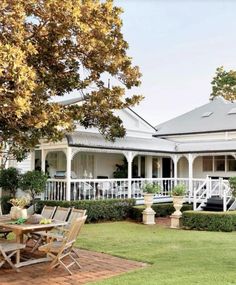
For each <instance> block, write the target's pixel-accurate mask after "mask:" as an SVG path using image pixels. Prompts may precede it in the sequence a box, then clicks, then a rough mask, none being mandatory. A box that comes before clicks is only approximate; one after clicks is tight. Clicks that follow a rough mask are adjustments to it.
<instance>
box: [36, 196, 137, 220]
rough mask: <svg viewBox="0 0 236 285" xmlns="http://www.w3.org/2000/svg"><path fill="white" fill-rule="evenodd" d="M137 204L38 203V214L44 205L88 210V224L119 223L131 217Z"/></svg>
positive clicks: (95, 202)
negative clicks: (99, 222)
mask: <svg viewBox="0 0 236 285" xmlns="http://www.w3.org/2000/svg"><path fill="white" fill-rule="evenodd" d="M134 204H135V200H134V199H125V200H124V199H117V200H115V199H114V200H90V201H89V200H82V201H38V202H37V212H41V210H42V208H43V206H44V205H48V206H61V207H75V208H76V209H86V210H87V215H88V218H87V222H88V223H91V222H98V221H119V220H124V219H126V218H128V217H129V215H130V211H131V209H132V207H133V206H134Z"/></svg>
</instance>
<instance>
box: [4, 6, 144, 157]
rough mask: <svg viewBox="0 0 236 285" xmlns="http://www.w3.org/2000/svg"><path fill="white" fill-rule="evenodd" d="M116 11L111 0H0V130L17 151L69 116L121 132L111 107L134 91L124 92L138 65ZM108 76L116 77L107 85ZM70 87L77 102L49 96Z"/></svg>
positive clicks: (69, 125) (54, 131)
mask: <svg viewBox="0 0 236 285" xmlns="http://www.w3.org/2000/svg"><path fill="white" fill-rule="evenodd" d="M121 12H122V10H121V9H120V8H118V7H115V6H114V5H113V1H112V0H106V1H99V0H1V1H0V132H1V139H2V140H3V141H4V142H6V141H7V142H9V145H10V152H12V153H13V154H14V155H15V156H16V157H17V158H18V159H20V158H22V156H21V155H22V154H24V153H25V152H26V151H28V150H29V149H30V148H32V147H34V146H35V145H36V144H37V143H38V142H39V140H40V139H41V138H46V139H48V140H51V141H57V140H59V139H61V138H62V137H63V135H64V134H65V132H70V131H72V130H73V128H74V121H75V120H76V121H78V122H79V123H80V124H81V125H83V126H85V127H90V126H94V127H97V128H98V129H99V130H100V132H101V133H102V134H103V135H104V136H105V137H106V138H108V139H114V138H115V137H122V136H124V134H125V129H124V127H123V125H122V122H121V120H120V118H119V117H116V116H114V114H113V110H115V109H122V108H126V107H129V106H132V105H134V104H136V103H138V102H139V101H140V100H141V96H135V95H134V96H131V97H129V98H128V97H125V96H124V95H125V88H128V89H130V88H132V87H133V86H138V85H139V84H140V72H139V69H138V67H136V66H132V62H131V58H130V57H129V56H127V49H128V44H127V42H126V41H125V40H124V38H123V35H122V32H121V27H122V21H121V18H120V14H121ZM108 76H109V77H114V78H115V80H117V81H116V82H117V84H116V85H115V86H112V87H111V88H108V87H107V84H106V82H107V78H108ZM73 90H77V91H78V93H79V92H80V94H81V93H82V94H83V98H84V99H85V100H84V101H83V104H81V105H80V106H62V105H60V104H59V103H53V102H52V100H51V99H52V97H53V96H56V95H57V96H58V95H59V96H63V95H65V94H67V93H69V92H71V91H73ZM82 91H83V92H82ZM77 96H78V95H77Z"/></svg>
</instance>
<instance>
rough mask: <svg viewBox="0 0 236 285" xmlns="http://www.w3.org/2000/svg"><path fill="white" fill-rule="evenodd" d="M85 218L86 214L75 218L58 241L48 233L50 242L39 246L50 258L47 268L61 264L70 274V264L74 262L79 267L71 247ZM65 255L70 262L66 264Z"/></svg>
mask: <svg viewBox="0 0 236 285" xmlns="http://www.w3.org/2000/svg"><path fill="white" fill-rule="evenodd" d="M86 218H87V216H84V217H81V218H77V219H75V220H74V221H73V223H72V224H71V226H70V228H69V231H66V232H65V235H64V236H63V237H62V238H61V240H60V241H59V240H58V237H55V238H53V236H52V235H50V234H49V237H50V238H51V240H50V242H49V243H47V244H45V245H42V246H40V247H39V251H42V252H45V253H46V254H47V255H48V256H49V257H51V258H52V261H51V263H50V265H49V268H48V269H49V270H52V269H53V268H55V267H57V266H60V265H62V266H63V267H64V268H65V269H66V270H67V271H68V272H69V274H71V275H72V272H71V270H70V269H69V268H70V267H71V266H72V265H74V264H76V265H77V266H78V267H79V268H81V266H80V264H79V262H78V261H77V260H76V259H75V258H74V257H73V255H72V253H73V252H72V249H73V245H74V243H75V241H76V239H77V237H78V235H79V233H80V231H81V228H82V226H83V224H84V223H85V220H86ZM66 257H68V259H70V261H72V262H70V263H69V264H67V261H68V260H64V259H65V258H66Z"/></svg>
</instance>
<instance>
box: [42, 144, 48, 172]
mask: <svg viewBox="0 0 236 285" xmlns="http://www.w3.org/2000/svg"><path fill="white" fill-rule="evenodd" d="M46 155H47V153H46V151H45V149H43V148H42V149H41V170H42V171H43V172H45V161H46Z"/></svg>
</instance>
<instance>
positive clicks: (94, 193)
mask: <svg viewBox="0 0 236 285" xmlns="http://www.w3.org/2000/svg"><path fill="white" fill-rule="evenodd" d="M145 183H155V184H158V185H160V188H161V191H160V193H158V194H156V195H155V197H154V199H155V201H158V200H161V199H162V201H167V200H168V199H169V200H170V199H171V192H172V189H173V187H174V186H175V185H176V184H184V185H186V189H187V190H186V193H185V201H186V202H188V203H193V208H194V210H201V206H203V205H204V203H205V202H206V201H207V199H208V198H209V197H212V196H219V197H221V198H222V199H223V210H224V211H226V210H227V208H228V205H229V202H230V200H231V199H232V191H231V189H230V187H229V182H228V181H227V180H223V179H222V178H220V179H211V178H209V177H207V178H206V179H188V178H177V179H175V178H133V179H131V184H130V183H129V180H128V178H126V179H71V183H70V189H69V191H70V197H71V200H72V201H73V200H98V199H125V198H135V199H136V200H142V199H143V186H144V184H145ZM129 185H131V187H129ZM66 197H67V182H66V179H48V181H47V186H46V190H45V193H44V195H43V197H42V198H43V199H44V200H66Z"/></svg>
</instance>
